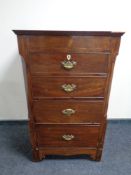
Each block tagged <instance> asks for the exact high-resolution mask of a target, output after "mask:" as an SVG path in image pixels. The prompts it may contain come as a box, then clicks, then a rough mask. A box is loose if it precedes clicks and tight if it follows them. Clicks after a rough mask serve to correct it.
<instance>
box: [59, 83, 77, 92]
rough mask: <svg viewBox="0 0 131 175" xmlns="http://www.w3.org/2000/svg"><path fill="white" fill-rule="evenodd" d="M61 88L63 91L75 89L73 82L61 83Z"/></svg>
mask: <svg viewBox="0 0 131 175" xmlns="http://www.w3.org/2000/svg"><path fill="white" fill-rule="evenodd" d="M62 89H63V90H64V91H65V92H72V91H74V90H75V89H76V85H75V84H63V85H62Z"/></svg>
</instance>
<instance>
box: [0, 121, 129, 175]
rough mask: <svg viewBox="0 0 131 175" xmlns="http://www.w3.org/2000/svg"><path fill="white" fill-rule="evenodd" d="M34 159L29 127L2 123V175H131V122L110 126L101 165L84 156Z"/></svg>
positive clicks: (25, 124) (0, 173)
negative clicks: (37, 160)
mask: <svg viewBox="0 0 131 175" xmlns="http://www.w3.org/2000/svg"><path fill="white" fill-rule="evenodd" d="M31 159H32V157H31V147H30V143H29V140H28V127H27V123H26V122H15V123H14V122H1V124H0V175H42V174H44V175H52V174H53V175H131V121H110V122H108V127H107V132H106V140H105V145H104V152H103V157H102V160H101V162H95V161H90V160H89V159H87V156H84V155H83V156H76V157H75V156H73V157H55V156H48V157H47V158H46V159H45V160H43V161H41V162H38V163H35V162H32V161H31Z"/></svg>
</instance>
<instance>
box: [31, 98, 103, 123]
mask: <svg viewBox="0 0 131 175" xmlns="http://www.w3.org/2000/svg"><path fill="white" fill-rule="evenodd" d="M33 115H34V118H35V122H37V123H90V122H91V123H100V122H101V120H102V119H103V116H104V102H103V101H82V100H79V101H78V100H38V101H37V100H36V101H34V102H33Z"/></svg>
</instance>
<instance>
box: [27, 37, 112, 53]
mask: <svg viewBox="0 0 131 175" xmlns="http://www.w3.org/2000/svg"><path fill="white" fill-rule="evenodd" d="M28 44H29V51H30V52H43V51H44V52H45V51H46V52H54V51H55V52H58V51H59V52H77V53H86V52H91V51H100V52H102V51H105V52H107V51H109V50H110V37H104V36H103V37H101V36H30V37H29V40H28Z"/></svg>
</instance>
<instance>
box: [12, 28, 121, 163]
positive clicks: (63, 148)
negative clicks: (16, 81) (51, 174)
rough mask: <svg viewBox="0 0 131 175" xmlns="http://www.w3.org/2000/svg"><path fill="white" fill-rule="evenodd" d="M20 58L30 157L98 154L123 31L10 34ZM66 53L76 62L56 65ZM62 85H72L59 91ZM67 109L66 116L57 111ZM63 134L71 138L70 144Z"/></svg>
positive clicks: (36, 159)
mask: <svg viewBox="0 0 131 175" xmlns="http://www.w3.org/2000/svg"><path fill="white" fill-rule="evenodd" d="M14 32H15V33H16V34H17V38H18V46H19V53H20V55H21V56H22V61H23V71H24V75H25V76H24V77H25V88H26V94H27V101H28V111H29V130H30V141H31V144H32V152H33V159H34V160H35V161H39V160H41V159H43V158H45V156H46V155H50V154H54V155H55V154H58V155H61V154H62V155H77V154H88V155H90V157H91V158H92V159H93V160H100V159H101V156H102V150H103V144H104V136H105V131H106V116H107V109H108V101H109V94H110V89H111V81H112V76H113V69H114V64H115V60H116V56H117V54H118V52H119V45H120V37H121V36H122V35H123V32H86V31H25V30H15V31H14ZM68 54H70V55H71V61H76V62H77V64H76V65H75V66H74V67H73V68H72V69H70V70H66V69H65V68H64V67H63V65H62V64H61V62H62V61H65V60H67V55H68ZM63 84H75V85H76V88H75V89H74V91H72V92H65V91H64V90H63V89H62V85H63ZM65 109H73V110H75V113H73V114H71V115H70V116H67V115H65V114H63V112H62V111H63V110H65ZM63 135H73V136H74V138H73V139H72V140H70V141H66V140H63Z"/></svg>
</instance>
